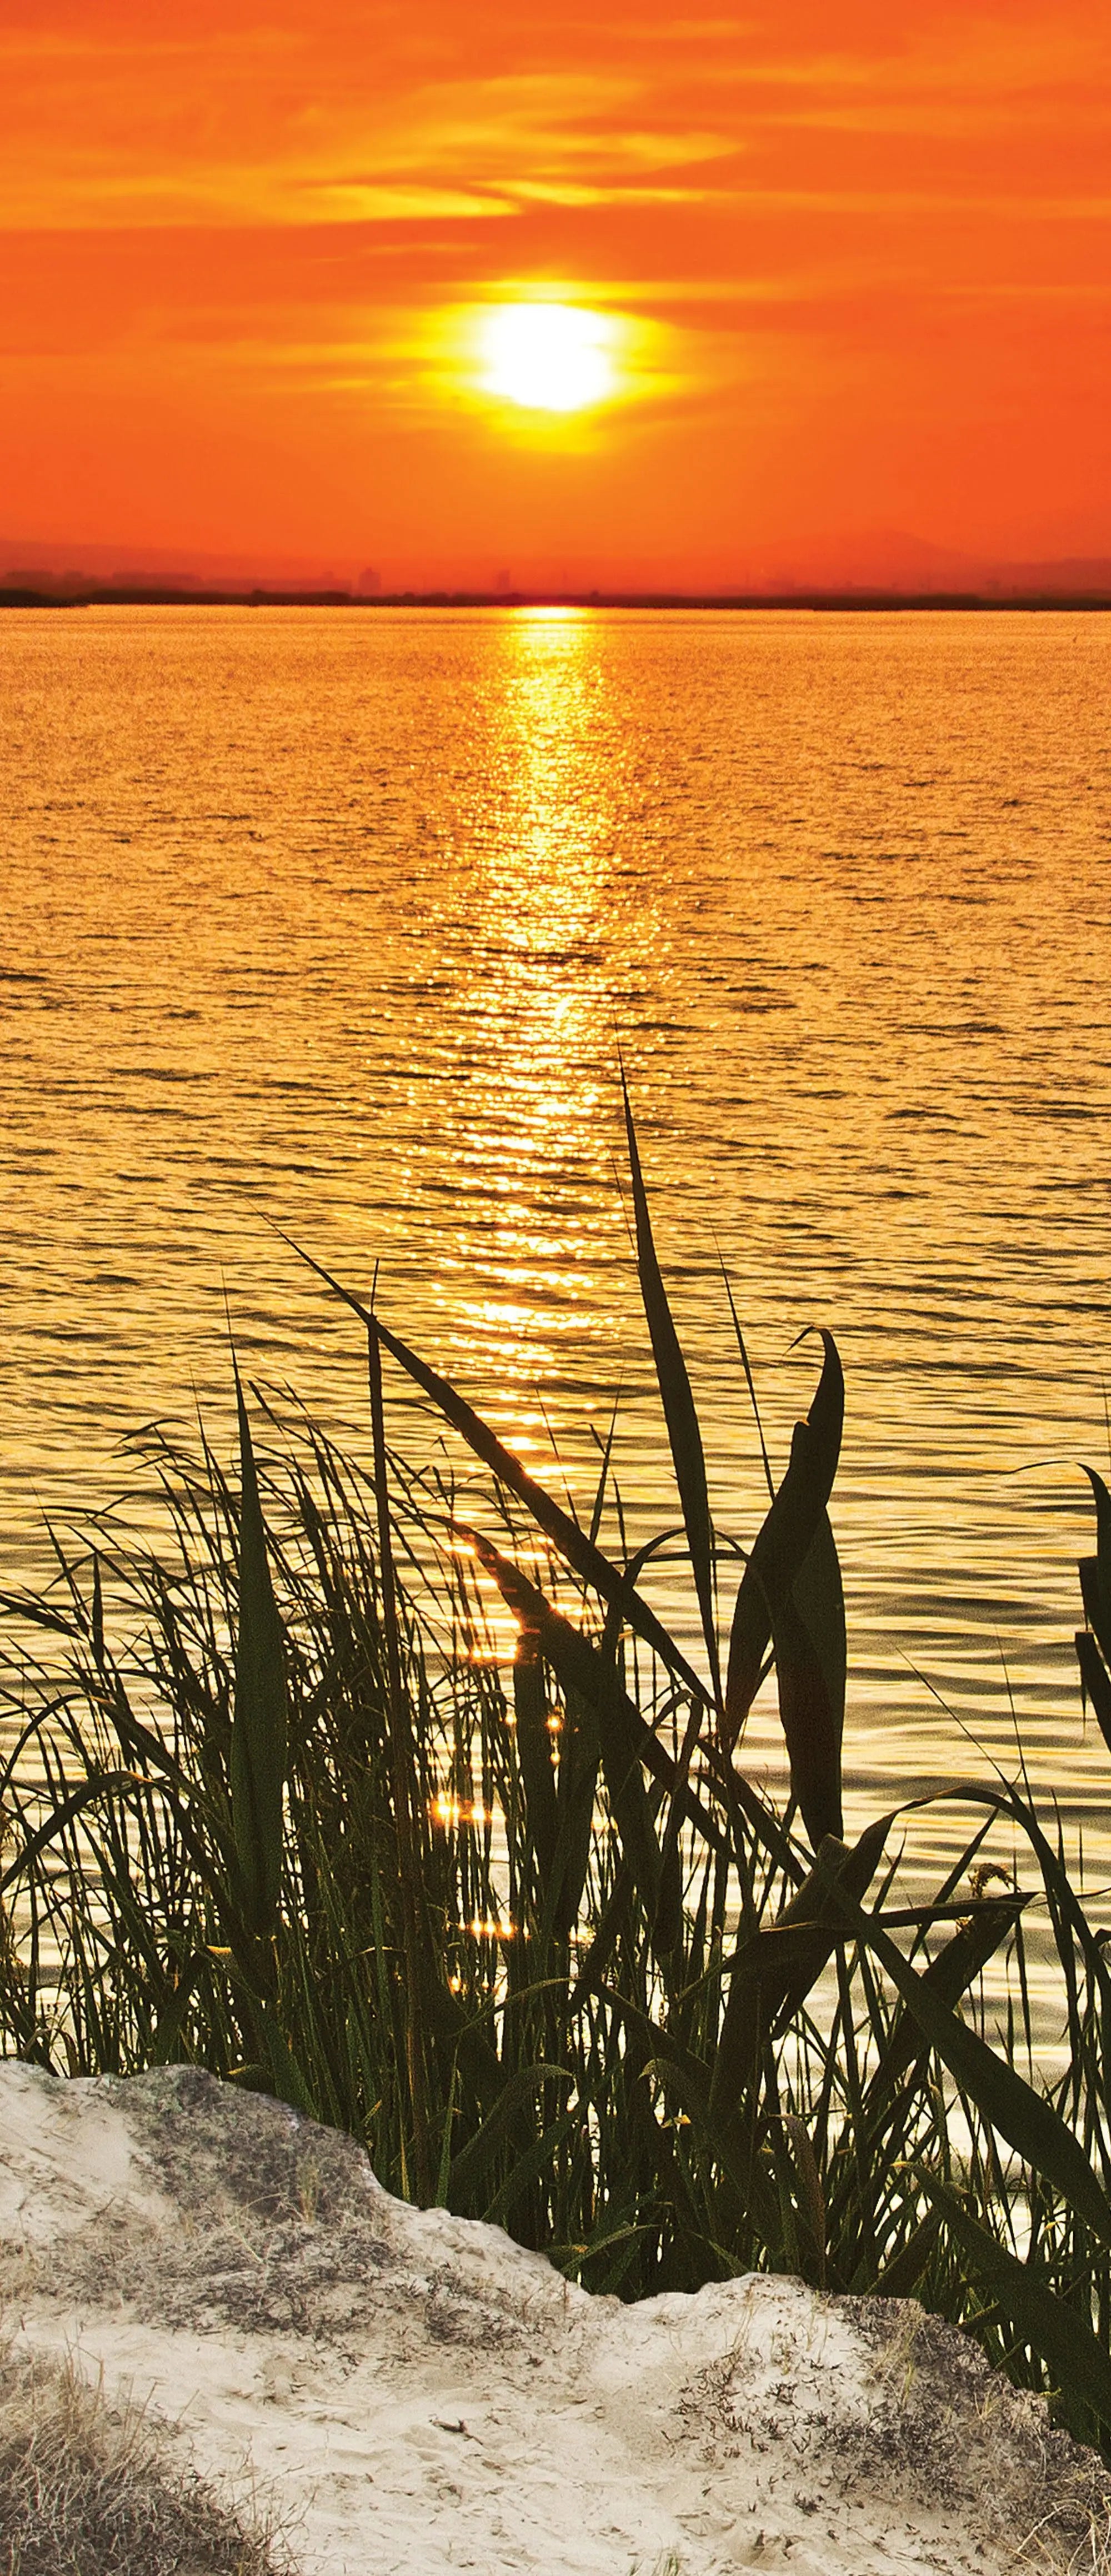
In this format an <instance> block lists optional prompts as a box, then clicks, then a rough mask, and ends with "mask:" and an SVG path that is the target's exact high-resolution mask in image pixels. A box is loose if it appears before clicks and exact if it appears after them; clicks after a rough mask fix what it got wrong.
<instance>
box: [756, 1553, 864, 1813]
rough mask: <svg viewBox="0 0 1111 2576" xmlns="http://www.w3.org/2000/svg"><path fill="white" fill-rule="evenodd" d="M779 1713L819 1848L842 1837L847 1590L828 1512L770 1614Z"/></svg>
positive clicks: (795, 1782)
mask: <svg viewBox="0 0 1111 2576" xmlns="http://www.w3.org/2000/svg"><path fill="white" fill-rule="evenodd" d="M772 1646H773V1649H774V1653H775V1676H776V1687H777V1690H778V1693H779V1716H780V1723H781V1725H782V1728H783V1733H784V1737H785V1739H786V1744H787V1753H788V1758H789V1761H790V1766H791V1794H792V1796H793V1797H794V1798H796V1799H797V1800H798V1805H799V1809H800V1812H801V1815H802V1820H803V1823H804V1825H805V1827H806V1830H807V1833H808V1834H809V1836H810V1840H811V1843H812V1844H813V1846H814V1849H815V1851H816V1850H817V1848H818V1845H819V1843H820V1842H821V1840H822V1837H823V1835H825V1834H834V1835H837V1836H840V1833H841V1830H842V1813H841V1738H842V1734H843V1732H844V1725H845V1679H846V1670H847V1652H846V1638H845V1596H844V1592H843V1590H842V1585H841V1568H840V1564H839V1562H838V1557H837V1548H836V1545H835V1543H834V1537H833V1531H832V1529H831V1528H830V1522H829V1514H828V1512H825V1511H823V1512H822V1514H821V1516H820V1518H819V1521H818V1526H817V1529H816V1531H815V1533H814V1537H813V1539H812V1540H811V1543H810V1546H809V1548H808V1549H807V1552H806V1555H805V1556H804V1558H803V1561H802V1564H801V1566H800V1568H799V1571H798V1573H797V1574H796V1576H795V1579H794V1582H793V1584H792V1586H791V1588H790V1591H789V1592H786V1593H784V1594H782V1595H781V1596H780V1599H779V1602H778V1604H777V1606H776V1609H775V1611H774V1613H773V1616H772Z"/></svg>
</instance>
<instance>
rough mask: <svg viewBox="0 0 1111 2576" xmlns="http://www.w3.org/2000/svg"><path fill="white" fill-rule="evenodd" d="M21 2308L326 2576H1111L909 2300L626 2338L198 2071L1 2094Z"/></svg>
mask: <svg viewBox="0 0 1111 2576" xmlns="http://www.w3.org/2000/svg"><path fill="white" fill-rule="evenodd" d="M0 2299H2V2302H3V2316H4V2325H5V2331H6V2333H7V2335H8V2336H9V2338H10V2339H11V2343H12V2346H13V2348H14V2349H15V2350H16V2351H17V2352H31V2353H33V2354H35V2355H38V2356H49V2355H69V2356H71V2357H72V2360H73V2362H74V2364H75V2366H76V2367H77V2369H78V2370H79V2371H80V2372H81V2373H83V2374H84V2375H85V2376H86V2377H87V2378H88V2379H89V2380H91V2381H97V2380H98V2379H99V2380H100V2382H101V2384H102V2386H103V2389H104V2391H105V2393H106V2396H107V2398H108V2399H109V2400H112V2399H115V2400H118V2401H119V2402H124V2401H126V2400H130V2401H131V2402H132V2403H138V2404H140V2405H142V2406H143V2407H144V2408H145V2409H146V2410H147V2412H148V2415H149V2416H150V2417H151V2418H152V2419H153V2420H155V2421H156V2422H159V2423H161V2424H164V2426H165V2428H166V2441H167V2445H168V2447H169V2450H170V2452H171V2453H172V2454H173V2456H174V2458H175V2459H176V2460H179V2461H180V2462H181V2464H182V2465H183V2466H185V2467H188V2468H191V2469H196V2470H198V2471H199V2472H200V2474H201V2475H202V2476H203V2477H204V2478H205V2479H206V2480H207V2479H215V2480H223V2481H230V2491H231V2492H234V2493H238V2494H239V2495H241V2496H242V2495H247V2494H249V2493H252V2492H253V2493H255V2494H257V2495H258V2496H260V2497H261V2498H262V2500H263V2502H264V2504H265V2505H266V2507H267V2509H268V2510H273V2511H276V2513H277V2515H278V2517H279V2520H280V2522H281V2525H282V2528H283V2532H284V2535H285V2545H286V2547H287V2549H288V2552H289V2555H290V2559H291V2562H292V2563H293V2564H294V2565H295V2566H296V2568H297V2569H298V2570H299V2571H301V2576H432V2571H439V2570H441V2569H443V2570H452V2571H464V2570H475V2571H481V2576H511V2571H512V2576H634V2571H635V2576H665V2571H667V2576H727V2571H730V2572H731V2571H733V2570H736V2569H741V2568H750V2567H751V2568H758V2569H761V2570H764V2571H771V2570H778V2569H790V2570H791V2571H793V2576H896V2571H898V2576H907V2571H911V2570H917V2569H934V2570H939V2571H945V2576H965V2571H968V2576H1003V2571H1005V2570H1008V2571H1009V2570H1012V2569H1017V2568H1019V2567H1035V2566H1036V2567H1054V2568H1064V2567H1067V2566H1069V2565H1070V2564H1075V2565H1076V2566H1077V2567H1079V2566H1085V2567H1089V2568H1090V2567H1092V2566H1093V2565H1094V2564H1097V2563H1098V2564H1102V2563H1103V2560H1102V2558H1101V2557H1100V2555H1099V2552H1100V2546H1101V2544H1100V2542H1099V2540H1098V2537H1097V2535H1098V2533H1099V2532H1101V2531H1104V2530H1105V2529H1106V2524H1107V2516H1106V2510H1105V2508H1104V2507H1103V2504H1102V2495H1103V2486H1104V2479H1103V2473H1102V2471H1101V2470H1100V2469H1099V2467H1098V2463H1096V2462H1094V2460H1093V2459H1092V2457H1091V2455H1090V2454H1087V2453H1084V2452H1079V2451H1077V2450H1076V2449H1075V2448H1074V2447H1073V2446H1072V2445H1071V2444H1070V2443H1068V2442H1067V2441H1066V2440H1065V2438H1064V2436H1062V2435H1060V2434H1056V2433H1053V2432H1052V2431H1051V2430H1050V2428H1049V2425H1048V2421H1047V2417H1046V2412H1045V2409H1044V2407H1043V2405H1042V2404H1041V2402H1040V2401H1039V2400H1035V2399H1033V2398H1029V2397H1025V2396H1022V2395H1019V2394H1017V2393H1016V2392H1014V2391H1012V2390H1011V2389H1010V2388H1009V2387H1008V2386H1007V2384H1006V2383H1005V2382H1003V2381H1002V2380H1000V2379H998V2378H996V2377H994V2376H992V2375H991V2374H990V2373H989V2372H988V2370H987V2368H986V2365H985V2364H984V2362H983V2360H982V2357H981V2356H980V2354H979V2352H978V2350H977V2349H976V2347H975V2346H974V2345H972V2344H971V2343H969V2342H968V2340H967V2339H966V2338H964V2337H963V2336H960V2335H957V2334H954V2333H953V2332H951V2331H950V2330H949V2329H948V2328H946V2327H943V2326H941V2325H940V2324H938V2323H937V2321H936V2320H934V2319H932V2318H930V2317H928V2316H927V2315H926V2314H925V2313H924V2312H923V2310H922V2309H920V2308H919V2307H918V2306H916V2305H915V2304H914V2303H913V2302H911V2301H883V2300H870V2301H854V2300H847V2299H826V2298H822V2297H820V2296H818V2295H817V2294H816V2293H815V2292H812V2291H810V2290H808V2289H806V2288H805V2287H804V2286H803V2285H802V2284H801V2283H800V2282H797V2281H793V2280H788V2279H780V2278H775V2279H769V2278H766V2277H762V2276H755V2275H753V2276H749V2277H748V2278H745V2279H742V2280H736V2281H730V2282H727V2283H724V2284H721V2285H719V2286H714V2287H710V2288H707V2289H704V2290H702V2291H699V2292H698V2293H697V2295H695V2296H692V2297H680V2296H674V2295H669V2296H666V2297H661V2298H655V2299H648V2300H644V2301H643V2302H641V2303H640V2304H638V2305H636V2306H633V2307H625V2306H622V2305H621V2304H620V2302H619V2301H617V2300H615V2299H607V2298H593V2297H590V2296H589V2295H588V2294H587V2293H586V2292H584V2291H582V2290H578V2289H576V2288H573V2287H572V2286H570V2285H569V2284H567V2283H566V2282H565V2281H564V2280H563V2279H562V2278H561V2277H560V2275H559V2274H558V2273H556V2272H555V2271H554V2270H553V2269H552V2267H551V2266H550V2265H549V2264H548V2263H547V2262H546V2261H545V2260H544V2259H543V2258H542V2257H541V2256H539V2255H536V2254H530V2253H527V2252H524V2251H523V2250H522V2249H521V2248H520V2247H518V2246H516V2245H514V2244H512V2243H511V2241H510V2239H509V2238H508V2237H507V2236H505V2235H504V2234H503V2233H502V2232H501V2231H500V2230H499V2229H497V2228H494V2227H487V2226H483V2225H479V2224H477V2223H475V2222H472V2221H469V2220H464V2219H457V2218H452V2217H450V2216H449V2215H448V2214H447V2212H446V2211H443V2210H438V2209H431V2210H423V2211H421V2210H416V2209H413V2208H410V2207H409V2206H408V2205H406V2204H405V2203H403V2202H400V2201H397V2200H394V2199H393V2198H391V2196H390V2195H389V2194H388V2193H386V2192H385V2191H383V2190H382V2189H381V2187H380V2186H379V2184H378V2183H377V2182H376V2180H375V2178H374V2175H373V2173H372V2172H371V2168H370V2165H369V2163H368V2162H367V2159H366V2157H365V2156H364V2155H363V2154H362V2152H361V2150H360V2149H359V2148H357V2147H356V2146H355V2145H354V2143H353V2142H352V2141H351V2140H350V2139H348V2138H344V2137H341V2136H339V2135H338V2134H336V2133H334V2132H332V2131H329V2130H324V2129H320V2128H317V2127H315V2126H314V2125H313V2124H312V2123H311V2122H309V2121H305V2120H302V2119H299V2118H298V2117H297V2116H296V2115H295V2114H294V2113H292V2112H290V2111H287V2110H286V2109H284V2108H283V2107H282V2106H281V2105H279V2104H277V2103H274V2102H272V2101H269V2100H266V2099H264V2098H263V2097H261V2096H258V2095H252V2094H247V2093H243V2092H241V2091H238V2090H236V2089H235V2088H233V2087H230V2086H221V2085H219V2084H217V2083H216V2082H215V2080H214V2079H213V2078H212V2077H209V2076H206V2075H202V2074H200V2073H198V2072H197V2071H196V2070H194V2069H188V2068H181V2067H177V2068H170V2069H164V2070H161V2071H159V2072H158V2073H156V2074H152V2075H146V2076H142V2077H139V2078H136V2079H133V2080H132V2081H130V2082H123V2081H119V2080H115V2079H112V2078H106V2079H103V2080H101V2081H98V2082H90V2081H73V2082H63V2081H60V2080H58V2079H56V2078H52V2077H50V2076H47V2075H44V2074H42V2073H41V2072H39V2071H38V2070H37V2069H34V2068H30V2067H26V2066H23V2065H20V2064H16V2063H15V2062H13V2061H11V2060H9V2061H5V2062H4V2063H3V2064H2V2065H0Z"/></svg>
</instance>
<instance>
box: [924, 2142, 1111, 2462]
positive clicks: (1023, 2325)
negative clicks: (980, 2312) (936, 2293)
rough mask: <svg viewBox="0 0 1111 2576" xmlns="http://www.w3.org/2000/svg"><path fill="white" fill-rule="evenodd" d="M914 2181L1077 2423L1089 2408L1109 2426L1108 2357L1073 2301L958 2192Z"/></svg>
mask: <svg viewBox="0 0 1111 2576" xmlns="http://www.w3.org/2000/svg"><path fill="white" fill-rule="evenodd" d="M915 2178H916V2180H917V2182H918V2183H919V2185H920V2187H921V2189H922V2190H923V2191H924V2192H925V2194H926V2197H927V2199H929V2200H930V2201H932V2202H933V2205H934V2207H935V2209H936V2210H937V2211H938V2212H939V2214H940V2216H941V2217H942V2218H943V2220H944V2222H945V2224H946V2225H947V2227H948V2228H949V2231H950V2234H951V2235H953V2236H955V2237H956V2240H957V2243H958V2244H959V2246H960V2248H961V2251H962V2253H963V2254H964V2255H965V2257H966V2260H967V2261H968V2263H969V2266H970V2268H971V2271H972V2274H973V2277H974V2279H975V2280H976V2281H977V2282H978V2283H979V2284H980V2286H981V2288H982V2289H983V2290H984V2291H986V2293H987V2295H988V2296H989V2298H990V2299H992V2300H993V2302H994V2304H995V2306H996V2307H997V2308H999V2309H1001V2311H1002V2313H1003V2315H1004V2316H1005V2317H1007V2318H1008V2319H1009V2320H1010V2323H1011V2324H1012V2326H1014V2327H1015V2328H1016V2330H1017V2332H1018V2334H1019V2335H1020V2337H1021V2338H1022V2340H1023V2341H1024V2342H1026V2343H1029V2344H1031V2345H1032V2346H1033V2349H1034V2351H1035V2352H1036V2353H1038V2354H1039V2356H1040V2358H1041V2359H1042V2361H1043V2362H1044V2363H1045V2364H1046V2367H1047V2369H1048V2371H1049V2374H1050V2378H1051V2381H1052V2382H1053V2384H1054V2385H1055V2386H1056V2388H1057V2389H1058V2390H1059V2392H1060V2394H1061V2396H1062V2397H1063V2398H1064V2399H1065V2401H1066V2404H1067V2406H1068V2409H1069V2413H1070V2415H1072V2416H1073V2419H1074V2421H1075V2411H1076V2409H1078V2408H1088V2409H1090V2411H1091V2413H1092V2414H1093V2415H1095V2416H1096V2417H1097V2418H1098V2420H1099V2422H1100V2423H1101V2424H1104V2425H1106V2426H1108V2427H1111V2358H1109V2356H1108V2354H1107V2352H1106V2350H1105V2347H1104V2346H1103V2344H1102V2343H1101V2342H1100V2341H1099V2339H1098V2337H1097V2336H1096V2335H1094V2334H1093V2332H1092V2329H1091V2326H1090V2325H1089V2324H1088V2323H1087V2322H1086V2320H1085V2318H1084V2317H1083V2316H1082V2315H1081V2313H1080V2310H1079V2308H1078V2307H1077V2306H1075V2305H1074V2304H1073V2303H1072V2302H1071V2301H1066V2300H1064V2299H1062V2298H1059V2297H1058V2296H1057V2293H1056V2292H1055V2290H1054V2289H1053V2288H1052V2287H1051V2285H1050V2282H1049V2281H1048V2279H1047V2278H1046V2275H1045V2273H1044V2271H1043V2269H1042V2267H1041V2265H1040V2264H1038V2263H1037V2262H1035V2261H1033V2260H1032V2259H1031V2257H1030V2256H1026V2257H1025V2258H1023V2259H1020V2258H1019V2256H1018V2255H1016V2254H1012V2253H1010V2252H1009V2250H1008V2248H1007V2247H1006V2246H1005V2245H1001V2244H1000V2242H999V2240H998V2238H997V2237H994V2236H990V2235H989V2234H988V2231H987V2228H986V2227H982V2226H981V2225H980V2222H979V2220H978V2219H977V2218H974V2217H973V2215H972V2212H971V2210H969V2208H968V2207H967V2205H966V2203H965V2202H964V2201H963V2200H961V2198H960V2197H959V2195H958V2193H956V2192H955V2191H951V2190H950V2189H949V2187H948V2185H947V2184H946V2183H944V2182H942V2181H941V2180H940V2179H939V2177H938V2176H937V2175H936V2174H933V2173H930V2172H928V2171H927V2170H926V2168H925V2167H923V2166H919V2167H916V2169H915Z"/></svg>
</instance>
